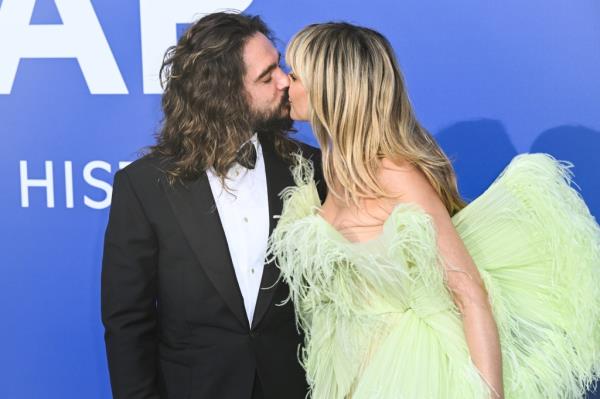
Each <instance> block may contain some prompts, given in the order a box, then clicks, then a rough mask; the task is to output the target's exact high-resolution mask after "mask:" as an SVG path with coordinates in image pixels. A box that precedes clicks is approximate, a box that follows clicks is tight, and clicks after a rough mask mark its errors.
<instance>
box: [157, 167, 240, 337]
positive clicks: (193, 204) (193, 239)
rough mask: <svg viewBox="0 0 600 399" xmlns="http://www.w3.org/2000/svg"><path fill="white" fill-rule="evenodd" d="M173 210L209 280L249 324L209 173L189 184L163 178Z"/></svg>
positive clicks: (238, 317)
mask: <svg viewBox="0 0 600 399" xmlns="http://www.w3.org/2000/svg"><path fill="white" fill-rule="evenodd" d="M163 188H164V189H165V191H166V193H167V197H168V199H169V203H170V204H171V208H172V209H173V213H174V214H175V217H176V218H177V220H178V222H179V224H180V226H181V228H182V230H183V232H184V234H185V236H186V238H187V240H188V242H189V244H190V247H191V248H192V250H193V251H194V254H195V255H196V257H197V258H198V261H199V262H200V265H201V266H202V268H203V269H204V271H205V273H206V275H207V276H208V278H209V280H210V281H211V282H212V284H213V285H214V287H215V288H216V289H217V291H218V292H219V294H220V295H221V297H222V298H223V300H224V301H225V303H226V304H227V305H228V306H229V308H230V309H231V311H232V312H233V314H234V315H235V316H236V318H237V319H238V320H239V321H240V322H241V323H242V325H244V326H245V327H246V328H249V325H248V318H247V316H246V310H245V308H244V301H243V299H242V293H241V291H240V288H239V284H238V282H237V278H236V277H235V271H234V268H233V262H232V260H231V255H230V253H229V247H228V245H227V239H226V237H225V232H224V230H223V226H222V224H221V220H220V218H219V213H218V211H217V207H216V205H215V200H214V198H213V195H212V191H211V189H210V184H209V183H208V178H207V176H206V173H203V174H202V175H201V177H199V178H198V179H197V180H195V181H193V182H191V183H189V184H186V185H182V184H177V185H175V186H170V185H169V184H168V183H166V182H164V181H163Z"/></svg>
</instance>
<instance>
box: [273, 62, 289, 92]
mask: <svg viewBox="0 0 600 399" xmlns="http://www.w3.org/2000/svg"><path fill="white" fill-rule="evenodd" d="M275 79H276V82H277V88H278V89H279V90H285V89H287V88H288V87H290V78H289V77H288V76H287V74H286V73H285V72H284V71H283V70H282V69H281V68H280V67H277V70H276V71H275Z"/></svg>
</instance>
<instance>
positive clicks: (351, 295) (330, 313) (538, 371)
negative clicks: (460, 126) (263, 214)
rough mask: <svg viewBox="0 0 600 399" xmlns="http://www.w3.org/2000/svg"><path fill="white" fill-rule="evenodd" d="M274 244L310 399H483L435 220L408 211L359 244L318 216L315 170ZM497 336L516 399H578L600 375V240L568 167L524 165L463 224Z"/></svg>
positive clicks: (295, 193)
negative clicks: (300, 341)
mask: <svg viewBox="0 0 600 399" xmlns="http://www.w3.org/2000/svg"><path fill="white" fill-rule="evenodd" d="M293 172H294V176H295V182H296V186H294V187H289V188H288V189H286V190H285V191H284V192H283V193H282V196H283V198H284V207H283V211H282V215H281V216H280V220H279V223H278V226H277V228H276V229H275V230H274V232H273V234H272V236H271V238H270V241H269V254H270V256H274V257H276V258H277V264H278V266H279V268H280V269H281V276H282V278H283V280H284V281H285V282H286V283H287V284H288V285H289V287H290V298H289V299H290V300H292V301H293V303H294V307H295V309H296V317H297V323H298V326H299V328H301V329H302V331H303V332H304V334H305V345H304V346H303V347H302V348H301V349H300V353H299V358H300V362H301V363H302V365H303V366H304V368H305V370H306V373H307V378H308V382H309V385H310V389H311V392H310V396H311V397H312V398H313V399H342V398H352V399H366V398H368V399H392V398H394V399H443V398H448V399H475V398H476V399H482V398H489V397H490V392H489V388H488V385H487V384H486V383H485V381H484V380H483V378H482V376H481V375H480V374H479V373H478V371H477V369H476V368H475V366H474V365H473V363H472V361H471V358H470V356H469V350H468V347H467V344H466V340H465V336H464V331H463V324H462V321H461V315H460V313H459V312H458V310H457V308H456V306H455V304H454V302H453V300H452V297H451V295H450V294H449V292H448V290H447V287H446V285H445V280H444V271H443V268H442V266H441V261H440V257H439V253H438V248H437V244H436V232H435V228H434V225H433V223H432V220H431V218H430V216H428V215H427V214H426V213H425V212H424V211H423V210H422V209H421V208H420V207H418V206H417V205H415V204H399V205H397V206H396V208H395V209H394V211H393V212H392V213H391V214H390V216H389V218H388V219H387V220H386V222H385V224H384V227H383V232H382V234H381V235H380V236H379V237H377V238H375V239H373V240H370V241H367V242H363V243H351V242H349V241H348V240H347V239H345V238H344V236H342V235H341V234H340V233H339V232H338V231H337V230H335V229H334V228H333V226H331V225H330V224H328V223H327V222H326V221H325V220H324V219H323V218H322V217H321V216H319V214H318V210H319V208H320V206H321V204H320V201H319V196H318V194H317V190H316V186H315V184H314V182H313V180H312V174H313V171H312V166H311V165H310V164H308V163H306V162H304V163H300V164H298V165H297V166H296V167H295V168H294V170H293ZM452 221H453V224H454V226H455V228H456V230H457V231H458V233H459V235H460V237H461V238H462V240H463V241H464V243H465V245H466V247H467V249H468V250H469V253H470V254H471V256H472V258H473V260H474V261H475V263H476V265H477V267H478V269H479V272H480V273H481V276H482V278H483V281H484V282H485V286H486V289H487V292H488V295H489V298H490V302H491V304H492V309H493V314H494V318H495V320H496V323H497V325H498V330H499V333H500V343H501V349H502V362H503V373H504V390H505V397H506V398H507V399H517V398H518V399H538V398H540V399H541V398H543V399H549V398H551V399H560V398H581V397H582V396H583V395H584V394H585V390H586V388H589V387H590V385H591V384H593V382H594V380H595V379H596V378H598V375H599V373H600V229H599V227H598V225H597V224H596V222H595V220H594V218H593V217H592V216H591V215H590V213H589V210H588V209H587V207H586V205H585V204H584V202H583V200H582V199H581V197H580V196H579V195H578V193H577V192H576V191H575V190H573V189H572V188H571V173H570V171H569V165H567V164H565V163H561V162H558V161H556V160H555V159H553V158H552V157H550V156H549V155H544V154H525V155H520V156H518V157H516V158H515V159H514V160H513V161H512V162H511V163H510V165H509V166H508V167H507V168H506V169H505V170H504V171H503V172H502V174H501V175H500V176H499V177H498V178H497V179H496V181H495V182H494V183H493V184H492V185H491V186H490V187H489V188H488V189H487V190H486V191H485V192H484V193H483V194H482V195H481V196H480V197H478V198H477V199H475V200H474V201H473V202H471V203H470V204H469V205H468V206H467V207H465V208H464V209H463V210H462V211H460V212H459V213H458V214H456V215H454V216H453V218H452Z"/></svg>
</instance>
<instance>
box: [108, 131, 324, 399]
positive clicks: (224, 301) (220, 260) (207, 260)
mask: <svg viewBox="0 0 600 399" xmlns="http://www.w3.org/2000/svg"><path fill="white" fill-rule="evenodd" d="M261 145H262V149H263V154H264V161H265V169H266V177H267V189H268V198H269V214H270V231H272V230H273V228H274V227H275V224H276V220H277V219H274V218H273V215H279V214H280V213H281V207H282V202H281V199H280V198H279V195H278V194H279V193H280V192H281V190H282V189H284V188H285V187H287V186H290V185H293V184H294V182H293V180H292V177H291V174H290V165H289V164H288V163H286V162H285V161H284V160H282V159H280V158H279V157H278V156H277V155H276V154H275V152H274V150H273V147H272V144H271V143H270V142H269V141H267V140H262V139H261ZM298 148H299V149H300V150H301V151H302V152H303V156H305V157H307V158H312V159H313V162H314V163H315V165H316V170H317V176H320V153H319V152H318V150H316V149H314V148H312V147H309V146H306V145H303V144H298ZM163 167H164V163H163V161H162V160H161V159H157V158H152V157H145V158H142V159H139V160H137V161H135V162H133V163H132V164H131V165H129V166H128V167H126V168H125V169H123V170H121V171H119V172H117V174H116V175H115V179H114V186H113V197H112V206H111V210H110V216H109V222H108V227H107V230H106V235H105V242H104V257H103V263H102V320H103V323H104V326H105V331H106V332H105V341H106V351H107V357H108V365H109V371H110V378H111V385H112V391H113V395H114V398H115V399H157V398H161V399H188V398H189V399H204V398H206V399H238V398H239V399H250V397H251V394H252V387H253V383H254V380H255V377H256V376H258V378H259V379H260V381H261V385H262V388H263V392H264V396H265V398H266V399H282V398H285V399H304V398H305V396H306V392H307V385H306V378H305V374H304V371H303V370H302V368H301V366H300V365H299V363H298V353H299V352H298V346H299V344H300V343H301V336H299V334H298V333H297V330H296V325H295V319H294V310H293V306H292V304H291V303H289V302H288V303H287V304H286V305H283V306H281V302H282V301H283V300H284V299H285V298H286V297H287V295H288V288H287V286H286V285H285V283H283V282H280V281H278V276H279V272H278V269H277V267H276V266H275V265H274V264H266V265H265V268H264V272H263V277H262V282H261V290H260V292H259V296H258V300H257V303H256V310H255V313H254V317H253V323H252V326H250V325H249V324H248V319H247V317H246V313H245V310H244V304H243V299H242V295H241V292H240V289H239V286H238V283H237V280H236V277H235V272H234V269H233V264H232V261H231V257H230V255H229V250H228V247H227V241H226V238H225V234H224V231H223V228H222V226H221V222H220V219H219V215H218V212H217V210H216V206H215V202H214V198H213V196H212V193H211V190H210V186H209V183H208V179H207V177H206V174H202V176H201V177H200V178H198V179H197V180H196V181H193V182H190V183H187V184H185V185H183V184H176V185H169V183H168V182H167V181H166V179H165V174H164V171H163V170H164V168H163ZM319 180H321V181H322V179H319ZM321 187H323V185H321ZM264 287H270V288H267V289H265V288H264Z"/></svg>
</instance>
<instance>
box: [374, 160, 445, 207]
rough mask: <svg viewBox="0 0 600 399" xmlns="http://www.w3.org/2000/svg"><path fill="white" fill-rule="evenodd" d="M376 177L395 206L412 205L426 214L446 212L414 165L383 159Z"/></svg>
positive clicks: (430, 186)
mask: <svg viewBox="0 0 600 399" xmlns="http://www.w3.org/2000/svg"><path fill="white" fill-rule="evenodd" d="M377 177H378V179H379V183H380V184H381V187H382V188H383V189H384V190H385V191H386V192H387V193H389V195H390V200H391V201H392V202H393V203H394V204H395V205H396V204H402V203H412V204H416V205H418V206H419V207H421V208H422V209H423V210H425V212H427V213H438V212H446V211H445V209H446V208H445V207H444V204H443V203H442V200H441V199H440V197H439V195H438V193H437V191H436V190H435V188H434V187H433V186H432V184H431V182H430V181H429V179H427V176H425V174H424V173H423V172H422V171H421V169H419V168H418V167H417V166H416V165H415V164H413V163H411V162H408V161H402V160H392V159H389V158H383V159H382V160H381V168H380V169H379V171H378V176H377Z"/></svg>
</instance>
